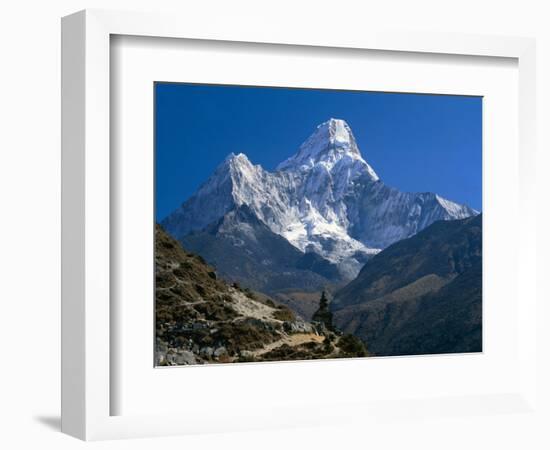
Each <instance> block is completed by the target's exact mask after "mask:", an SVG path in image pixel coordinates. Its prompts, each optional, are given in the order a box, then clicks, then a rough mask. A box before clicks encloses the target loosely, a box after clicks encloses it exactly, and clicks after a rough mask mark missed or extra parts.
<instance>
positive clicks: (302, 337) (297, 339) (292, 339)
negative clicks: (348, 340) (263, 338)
mask: <svg viewBox="0 0 550 450" xmlns="http://www.w3.org/2000/svg"><path fill="white" fill-rule="evenodd" d="M324 340H325V338H324V336H319V335H318V334H315V333H300V334H291V335H288V336H284V337H283V338H282V339H279V340H278V341H275V342H272V343H271V344H267V345H266V346H265V347H263V348H261V349H259V350H255V351H254V352H252V353H253V354H254V356H260V355H263V354H265V353H268V352H270V351H271V350H274V349H276V348H279V347H281V346H282V345H284V344H287V345H290V346H291V347H295V346H297V345H301V344H306V343H308V342H315V343H317V344H320V343H322V342H323V341H324Z"/></svg>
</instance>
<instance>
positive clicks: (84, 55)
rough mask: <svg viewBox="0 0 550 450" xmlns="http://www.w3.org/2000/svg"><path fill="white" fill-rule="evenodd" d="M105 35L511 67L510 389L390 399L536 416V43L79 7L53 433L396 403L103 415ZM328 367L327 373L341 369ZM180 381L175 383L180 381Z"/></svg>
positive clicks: (275, 422) (295, 420)
mask: <svg viewBox="0 0 550 450" xmlns="http://www.w3.org/2000/svg"><path fill="white" fill-rule="evenodd" d="M113 35H118V36H142V37H162V38H176V39H193V40H206V41H224V42H240V43H256V44H259V43H261V44H285V45H289V46H290V45H296V46H301V47H303V48H306V50H307V48H309V47H311V48H313V47H315V48H319V47H325V48H331V49H336V50H338V49H342V50H345V49H357V50H361V49H365V50H377V51H386V52H387V51H391V52H409V53H414V54H428V55H430V54H447V55H466V56H480V57H502V58H512V59H516V60H517V62H518V74H519V75H518V76H519V103H518V111H519V123H518V130H519V155H520V157H519V161H518V168H519V183H518V192H517V193H516V194H517V198H519V206H518V208H519V209H518V211H519V212H520V214H521V217H522V220H521V221H520V223H519V224H518V226H519V227H520V232H521V236H522V242H521V245H519V244H518V245H517V251H516V252H515V253H514V256H513V257H514V258H516V259H517V270H518V273H517V277H518V281H517V282H518V286H519V287H520V288H521V292H522V299H521V302H519V303H518V306H519V308H518V318H517V327H518V340H519V342H520V343H521V346H520V347H521V348H522V349H523V350H522V351H521V352H519V366H520V367H519V368H518V373H519V376H518V379H517V383H516V385H515V389H513V390H512V391H506V392H502V393H498V394H494V393H491V394H490V395H483V394H477V395H468V396H464V397H460V398H457V397H446V398H424V399H414V400H411V399H406V398H402V399H399V398H398V399H397V401H399V400H401V401H402V402H403V403H402V404H404V405H406V408H408V410H409V411H410V412H411V413H413V414H414V411H418V410H423V411H425V410H430V411H433V413H434V414H445V413H446V412H451V411H452V413H453V414H456V413H458V414H464V415H468V414H476V413H477V414H478V413H480V412H483V413H493V412H498V411H499V410H501V409H502V407H503V405H506V408H508V409H511V410H513V411H517V412H522V411H529V410H532V409H533V408H535V407H536V402H535V400H536V352H535V350H534V349H536V327H535V324H536V292H535V285H536V282H535V281H536V280H535V279H534V278H535V272H536V271H535V270H534V264H535V256H536V235H535V233H534V232H533V230H534V229H535V221H536V216H535V210H536V208H535V207H534V206H533V202H534V201H535V195H534V194H533V191H534V189H535V187H534V183H533V178H534V172H535V144H536V143H535V130H534V127H535V123H536V122H535V42H534V40H532V39H527V38H511V37H492V36H472V35H460V34H444V33H441V34H433V33H427V34H419V33H399V32H395V31H392V32H388V31H384V30H369V31H367V32H364V31H361V30H348V29H346V28H345V27H343V26H342V27H340V28H339V30H338V33H331V34H330V35H327V33H326V30H323V29H322V27H316V26H315V24H311V25H308V27H307V29H303V28H300V29H298V28H296V29H294V28H289V29H285V30H281V29H279V28H278V27H277V26H276V24H267V23H260V22H255V23H249V22H244V23H242V24H240V26H239V27H234V26H233V25H232V24H230V23H223V22H221V21H220V22H216V23H211V22H208V21H206V20H197V18H194V17H186V16H183V17H175V16H172V15H165V14H144V13H128V12H113V11H109V12H107V11H99V10H86V11H82V12H78V13H76V14H73V15H70V16H67V17H65V18H63V21H62V55H63V60H62V110H63V111H62V125H63V130H62V147H63V149H62V173H63V180H62V227H63V228H62V430H63V432H65V433H67V434H70V435H73V436H76V437H78V438H80V439H85V440H98V439H112V438H130V437H146V436H162V435H173V434H184V433H197V432H209V431H225V430H226V431H232V430H247V429H258V428H265V427H280V426H285V425H294V426H295V425H300V424H303V425H308V424H311V423H325V422H326V423H329V422H332V423H334V422H335V421H336V422H337V421H338V420H342V421H348V420H352V419H351V417H355V418H357V417H366V416H370V417H375V416H377V415H381V416H385V417H390V416H392V405H395V401H396V399H393V400H392V402H393V403H391V402H389V403H385V402H384V401H383V400H377V401H376V402H370V403H369V402H364V401H360V402H353V401H351V402H349V403H347V404H346V405H345V411H344V410H343V409H342V408H341V406H342V405H338V406H339V408H322V407H321V408H320V407H319V405H313V404H304V405H301V406H300V407H296V406H295V405H294V406H293V407H292V408H285V407H284V405H283V406H281V405H279V406H277V407H276V408H275V409H276V411H275V412H274V413H272V414H271V416H270V414H269V412H267V411H258V412H257V413H256V414H250V413H249V414H248V416H246V417H248V420H247V421H246V422H245V421H243V420H242V417H245V415H244V413H243V412H242V411H241V413H239V412H238V411H234V410H232V408H229V409H227V408H221V412H220V413H219V414H217V415H215V414H213V415H212V417H209V418H208V419H207V418H206V417H204V416H202V415H200V414H193V413H190V412H189V411H183V410H182V412H181V413H170V414H153V413H151V414H131V415H125V414H123V415H112V411H113V408H112V404H111V398H112V394H113V390H115V389H116V388H117V386H116V385H114V383H113V382H112V378H111V371H110V367H111V364H112V360H111V356H112V355H111V344H112V343H111V339H110V336H112V335H113V333H114V330H113V327H116V323H113V322H112V321H111V309H110V296H111V280H110V258H111V245H112V242H111V240H110V236H111V235H110V229H111V214H110V204H111V203H110V201H111V191H110V186H111V183H112V181H113V177H116V176H117V174H116V173H111V168H110V145H111V133H110V126H111V124H110V107H111V100H112V99H111V93H110V64H111V59H110V58H111V53H110V41H111V36H113ZM516 295H517V294H516ZM410 363H411V364H414V362H413V361H410ZM296 364H300V363H296ZM263 367H264V369H262V370H263V371H264V372H269V371H270V370H275V369H274V367H275V366H274V365H267V366H265V365H264V366H263ZM270 367H271V369H270ZM334 367H335V368H334V369H333V370H342V369H341V368H337V367H336V366H334ZM351 367H352V366H348V368H351ZM214 370H218V369H214ZM181 376H182V377H184V376H185V374H184V373H183V372H181ZM325 406H326V405H325ZM237 409H238V408H237ZM224 417H225V418H226V419H224ZM268 418H270V419H271V420H268ZM275 418H276V419H275ZM240 419H241V421H240V422H239V420H240ZM268 422H269V423H268Z"/></svg>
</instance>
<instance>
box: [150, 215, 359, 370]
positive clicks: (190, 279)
mask: <svg viewBox="0 0 550 450" xmlns="http://www.w3.org/2000/svg"><path fill="white" fill-rule="evenodd" d="M155 273H156V363H157V365H186V364H205V363H226V362H252V361H281V360H301V359H317V358H342V357H355V356H367V355H368V354H367V351H366V348H365V346H364V345H363V344H362V343H361V341H360V340H358V339H357V338H354V337H353V336H349V335H343V334H342V333H340V332H338V331H337V330H336V329H334V328H333V327H332V326H330V327H327V325H326V323H325V322H324V321H319V322H306V321H304V320H303V319H301V318H300V317H298V316H296V315H295V314H294V313H293V312H292V311H291V310H289V309H288V308H286V307H285V306H282V305H277V304H275V303H274V302H273V300H272V299H270V298H269V297H267V296H265V295H262V294H259V293H256V292H253V291H251V290H249V289H243V288H241V287H239V285H237V284H235V285H229V284H228V283H226V282H225V281H223V280H221V279H220V278H218V276H217V274H216V272H215V270H214V269H213V268H212V267H211V266H209V265H207V264H206V263H205V261H204V260H203V258H202V257H200V256H198V255H195V254H192V253H188V252H187V251H185V250H184V249H183V248H182V247H181V245H180V244H179V243H178V242H177V241H176V240H174V239H172V238H171V237H170V236H169V235H168V234H167V233H165V232H164V230H163V229H162V228H161V227H160V226H159V225H157V226H156V229H155ZM325 310H326V304H324V305H323V309H322V311H321V316H322V317H324V316H323V312H325ZM325 315H326V312H325Z"/></svg>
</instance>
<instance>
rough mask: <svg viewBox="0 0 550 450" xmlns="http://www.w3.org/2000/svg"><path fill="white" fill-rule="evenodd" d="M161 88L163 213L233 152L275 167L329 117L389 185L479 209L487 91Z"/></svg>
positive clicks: (159, 189)
mask: <svg viewBox="0 0 550 450" xmlns="http://www.w3.org/2000/svg"><path fill="white" fill-rule="evenodd" d="M155 94H156V95H155V114H156V138H155V139H156V142H155V145H156V209H157V211H156V216H157V220H161V219H163V218H164V217H165V216H166V215H167V214H169V213H170V212H171V211H172V210H174V209H175V208H177V207H178V206H179V205H180V204H181V203H182V202H183V201H184V200H186V199H187V198H188V197H189V196H191V195H192V194H193V193H194V192H195V190H196V189H197V188H198V187H199V186H200V185H201V184H202V183H203V182H204V181H205V180H206V179H207V178H208V177H209V176H210V174H211V173H212V172H213V171H214V169H215V168H216V166H218V164H220V163H221V162H222V161H223V160H224V159H225V157H226V156H227V155H228V154H229V153H231V152H233V153H239V152H242V153H245V154H246V155H247V156H248V158H249V159H250V160H251V161H252V162H253V163H254V164H261V165H262V166H263V167H264V168H265V169H268V170H272V169H273V168H274V167H275V166H276V165H277V164H278V163H279V162H281V161H283V160H284V159H286V158H287V157H289V156H291V155H292V154H294V153H295V152H296V151H297V149H298V147H299V146H300V144H301V143H302V142H303V141H304V140H305V139H306V138H307V137H308V136H309V135H310V134H311V133H312V132H313V130H314V129H315V127H316V126H317V125H318V124H319V123H321V122H324V121H325V120H327V119H329V118H331V117H334V118H337V119H344V120H346V121H347V122H348V124H349V125H350V127H351V129H352V130H353V133H354V135H355V138H356V140H357V143H358V145H359V148H360V150H361V153H362V155H363V158H364V159H365V160H366V161H367V162H368V163H369V164H370V165H371V166H372V167H373V168H374V170H375V171H376V172H377V174H378V176H379V177H380V178H381V179H382V180H383V181H384V182H385V183H386V184H388V185H390V186H394V187H396V188H399V189H401V190H404V191H409V192H426V191H430V192H436V193H438V194H440V195H442V196H443V197H446V198H448V199H450V200H454V201H458V202H460V203H466V204H468V205H469V206H471V207H473V208H475V209H478V210H481V155H482V147H481V145H482V144H481V142H482V139H481V133H482V99H481V97H462V96H443V95H416V94H392V93H379V92H350V91H333V90H317V89H285V88H263V87H242V86H211V85H210V86H209V85H191V84H179V83H178V84H171V83H157V84H155Z"/></svg>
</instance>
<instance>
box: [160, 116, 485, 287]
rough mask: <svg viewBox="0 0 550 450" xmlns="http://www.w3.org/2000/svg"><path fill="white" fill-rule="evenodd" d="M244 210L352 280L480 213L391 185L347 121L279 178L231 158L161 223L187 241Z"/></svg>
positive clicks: (329, 125) (323, 132) (324, 128)
mask: <svg viewBox="0 0 550 450" xmlns="http://www.w3.org/2000/svg"><path fill="white" fill-rule="evenodd" d="M242 205H246V206H247V207H248V208H249V209H250V210H251V211H252V213H253V214H254V215H255V216H256V217H257V218H258V219H259V220H260V221H261V222H263V223H264V224H265V225H266V226H267V227H268V228H269V229H270V230H271V231H272V232H273V233H274V234H277V235H279V236H281V237H283V238H284V239H286V240H287V241H288V242H289V243H290V244H291V245H293V246H294V247H296V248H297V249H298V250H300V251H301V252H303V253H308V252H313V253H316V254H317V255H319V256H320V257H322V258H323V259H326V260H327V261H328V262H330V263H332V264H336V265H338V267H339V269H340V272H341V274H342V279H345V280H350V279H352V278H353V277H355V276H356V275H357V273H358V272H359V270H360V269H361V267H362V265H363V264H364V262H365V260H367V259H368V258H370V257H372V256H373V255H375V254H376V253H378V251H379V250H380V249H382V248H385V247H387V246H389V245H391V244H392V243H394V242H396V241H399V240H401V239H404V238H407V237H409V236H412V235H414V234H415V233H417V232H418V231H420V230H422V229H423V228H425V227H426V226H428V225H430V224H431V223H433V222H434V221H436V220H453V219H459V218H464V217H469V216H472V215H475V214H477V211H475V210H473V209H472V208H469V207H468V206H466V205H460V204H458V203H455V202H452V201H450V200H447V199H443V198H442V197H441V196H439V195H437V194H433V193H405V192H401V191H399V190H397V189H395V188H392V187H389V186H387V185H385V184H384V183H383V182H382V181H381V180H380V178H379V177H378V175H377V174H376V172H375V171H374V169H372V167H370V165H369V164H368V163H367V162H366V161H365V160H364V159H363V156H362V154H361V152H360V150H359V148H358V146H357V142H356V140H355V138H354V136H353V132H352V131H351V128H350V127H349V125H348V124H347V123H346V122H345V121H343V120H340V119H330V120H328V121H326V122H324V123H322V124H320V125H319V126H318V127H317V129H316V130H315V131H314V132H313V133H312V135H311V136H310V137H309V138H308V139H307V140H306V141H305V142H304V143H303V144H302V145H301V146H300V148H299V149H298V151H297V152H296V154H295V155H293V156H291V157H290V158H288V159H287V160H285V161H283V162H282V163H281V164H279V166H278V167H277V170H276V171H274V172H269V171H267V170H265V169H264V168H262V167H261V166H260V165H254V164H252V163H251V162H250V160H249V159H248V157H247V156H246V155H245V154H243V153H240V154H230V155H229V156H228V157H227V158H226V159H225V160H224V161H223V162H222V163H221V164H220V165H219V166H218V167H217V168H216V170H215V171H214V173H213V174H212V175H211V176H210V177H209V178H208V179H207V180H206V181H205V183H203V184H202V185H201V187H200V188H199V189H198V190H197V192H196V193H195V194H194V195H192V196H191V197H190V198H189V199H188V200H187V201H185V202H184V203H183V204H182V205H181V206H180V207H179V208H178V209H176V210H175V211H174V212H172V213H171V214H170V215H168V216H167V217H166V218H165V219H164V220H163V221H162V222H161V223H162V225H163V226H164V227H165V229H166V230H167V231H168V232H169V233H170V234H171V235H173V236H174V237H176V238H177V239H179V240H182V239H183V238H184V237H185V236H187V235H189V234H190V233H191V232H196V231H199V230H203V229H205V228H206V227H207V226H209V225H210V224H212V223H214V222H217V221H218V220H220V219H221V218H222V217H224V216H225V215H226V214H228V213H230V212H231V211H233V210H235V209H237V208H239V207H240V206H242Z"/></svg>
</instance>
